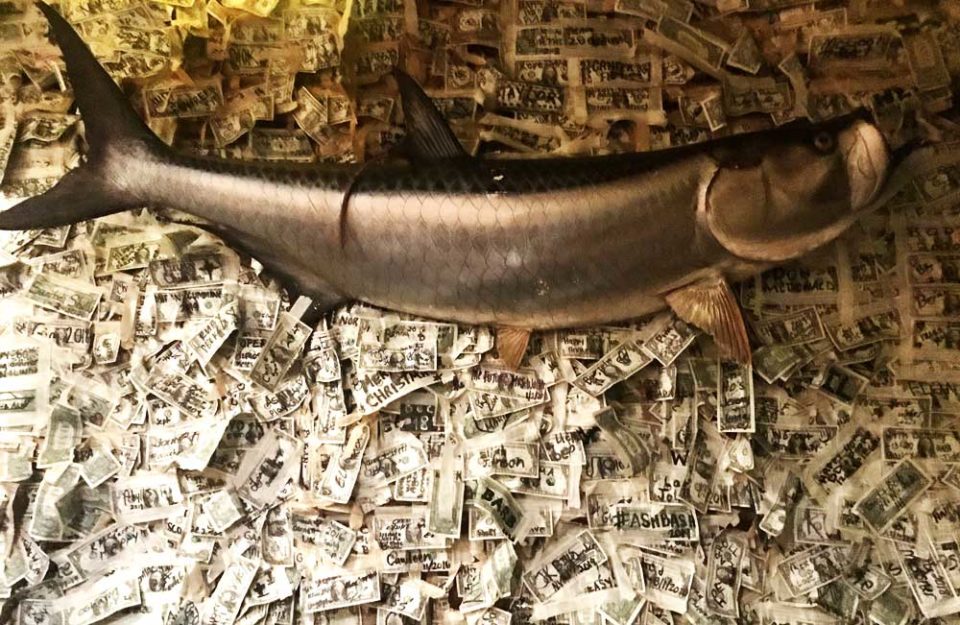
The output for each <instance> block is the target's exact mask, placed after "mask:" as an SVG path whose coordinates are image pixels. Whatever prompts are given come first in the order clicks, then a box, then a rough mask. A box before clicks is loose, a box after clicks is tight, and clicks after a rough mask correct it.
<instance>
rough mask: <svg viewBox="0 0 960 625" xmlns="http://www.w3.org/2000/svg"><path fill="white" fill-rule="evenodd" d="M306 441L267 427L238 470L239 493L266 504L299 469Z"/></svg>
mask: <svg viewBox="0 0 960 625" xmlns="http://www.w3.org/2000/svg"><path fill="white" fill-rule="evenodd" d="M302 450H303V444H302V443H301V442H300V441H299V440H297V439H296V438H294V437H292V436H290V435H289V434H286V433H284V432H281V431H280V430H277V429H275V428H271V429H270V430H268V431H267V433H266V434H265V435H264V437H263V438H261V439H260V440H259V441H258V442H257V446H256V448H255V449H254V450H252V453H249V454H246V455H244V457H243V462H242V463H241V465H240V467H239V468H238V470H237V481H236V483H237V493H238V494H239V495H240V496H241V497H243V499H245V500H246V501H249V502H250V503H252V504H253V505H255V506H266V505H268V504H270V503H271V502H273V501H274V498H275V497H276V495H277V493H278V492H279V491H280V489H281V488H283V487H284V485H285V484H286V482H287V481H288V480H289V479H291V478H292V477H293V476H294V473H295V472H296V471H297V470H298V469H299V466H300V465H299V462H300V454H301V452H302Z"/></svg>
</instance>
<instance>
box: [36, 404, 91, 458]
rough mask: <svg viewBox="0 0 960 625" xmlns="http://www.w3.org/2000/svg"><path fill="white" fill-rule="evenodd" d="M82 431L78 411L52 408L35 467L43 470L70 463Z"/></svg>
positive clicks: (57, 407) (59, 407)
mask: <svg viewBox="0 0 960 625" xmlns="http://www.w3.org/2000/svg"><path fill="white" fill-rule="evenodd" d="M82 431H83V422H82V420H81V418H80V413H79V412H78V411H76V410H73V409H71V408H68V407H65V406H59V405H57V406H54V408H53V410H52V411H51V413H50V421H49V424H48V425H47V435H46V437H45V438H44V439H43V445H42V446H41V447H40V452H39V455H38V456H37V466H38V467H40V468H44V467H50V466H53V465H55V464H59V463H62V462H72V461H73V455H74V450H75V449H76V447H77V445H79V444H80V439H81V434H82Z"/></svg>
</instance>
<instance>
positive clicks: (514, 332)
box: [497, 326, 530, 369]
mask: <svg viewBox="0 0 960 625" xmlns="http://www.w3.org/2000/svg"><path fill="white" fill-rule="evenodd" d="M529 343H530V330H526V329H524V328H513V327H508V326H503V327H499V328H497V352H498V353H499V354H500V360H502V361H503V362H504V363H506V365H507V367H509V368H510V369H516V368H517V367H519V366H520V361H521V360H522V359H523V355H524V354H525V353H526V351H527V345H528V344H529Z"/></svg>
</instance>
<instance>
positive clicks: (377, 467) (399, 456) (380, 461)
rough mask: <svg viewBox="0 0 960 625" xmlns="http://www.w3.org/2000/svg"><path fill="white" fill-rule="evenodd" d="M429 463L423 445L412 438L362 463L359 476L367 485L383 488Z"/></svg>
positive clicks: (406, 438) (407, 438)
mask: <svg viewBox="0 0 960 625" xmlns="http://www.w3.org/2000/svg"><path fill="white" fill-rule="evenodd" d="M428 463H429V460H428V458H427V454H426V452H425V451H424V449H423V445H422V444H420V442H419V440H418V439H416V438H414V437H412V436H411V437H405V439H404V441H403V442H399V443H397V444H395V445H391V446H390V447H387V448H385V449H383V450H380V451H378V452H377V453H376V454H374V455H373V456H372V457H370V458H369V459H368V460H367V461H366V462H364V464H363V467H362V470H361V473H360V476H361V480H362V482H363V483H365V484H368V485H376V486H385V485H387V484H389V483H391V482H395V481H396V480H398V479H400V478H401V477H403V476H405V475H408V474H410V473H413V472H414V471H419V470H421V469H423V468H424V467H426V466H427V465H428Z"/></svg>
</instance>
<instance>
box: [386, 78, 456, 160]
mask: <svg viewBox="0 0 960 625" xmlns="http://www.w3.org/2000/svg"><path fill="white" fill-rule="evenodd" d="M393 77H394V78H395V79H396V81H397V85H398V86H399V87H400V101H401V104H402V106H403V120H404V125H405V126H406V128H407V142H408V144H409V148H410V150H411V151H412V155H413V156H414V157H416V158H423V159H438V158H462V157H464V156H467V153H466V151H464V149H463V146H462V145H460V142H459V141H458V140H457V137H456V135H454V134H453V131H452V130H450V126H449V125H447V121H446V120H445V119H444V118H443V115H441V114H440V111H438V110H437V107H436V106H435V105H434V104H433V101H432V100H431V99H430V96H428V95H427V94H426V93H424V91H423V89H421V88H420V85H418V84H417V81H416V80H414V79H413V78H412V77H411V76H410V75H409V74H407V73H405V72H402V71H400V70H395V71H394V73H393Z"/></svg>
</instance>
